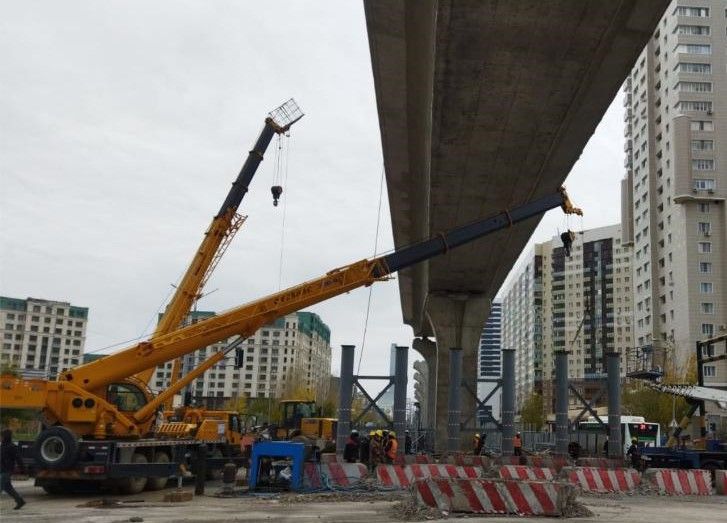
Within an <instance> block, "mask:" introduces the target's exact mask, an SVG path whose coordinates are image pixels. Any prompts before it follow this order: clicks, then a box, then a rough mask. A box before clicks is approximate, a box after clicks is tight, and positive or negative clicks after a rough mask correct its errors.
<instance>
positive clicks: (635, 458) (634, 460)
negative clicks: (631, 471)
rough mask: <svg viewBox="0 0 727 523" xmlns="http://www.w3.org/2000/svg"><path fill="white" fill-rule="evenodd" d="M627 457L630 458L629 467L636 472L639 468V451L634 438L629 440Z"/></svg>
mask: <svg viewBox="0 0 727 523" xmlns="http://www.w3.org/2000/svg"><path fill="white" fill-rule="evenodd" d="M626 455H627V456H631V466H632V467H634V468H635V469H636V470H639V469H640V468H641V449H640V448H639V443H638V440H637V439H636V438H631V446H630V447H629V450H627V451H626Z"/></svg>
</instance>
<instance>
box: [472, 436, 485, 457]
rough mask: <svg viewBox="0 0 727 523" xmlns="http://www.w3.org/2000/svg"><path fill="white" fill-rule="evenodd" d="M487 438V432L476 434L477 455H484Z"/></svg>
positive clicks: (475, 449)
mask: <svg viewBox="0 0 727 523" xmlns="http://www.w3.org/2000/svg"><path fill="white" fill-rule="evenodd" d="M486 440H487V434H475V448H474V451H475V456H482V451H483V450H484V449H485V441H486Z"/></svg>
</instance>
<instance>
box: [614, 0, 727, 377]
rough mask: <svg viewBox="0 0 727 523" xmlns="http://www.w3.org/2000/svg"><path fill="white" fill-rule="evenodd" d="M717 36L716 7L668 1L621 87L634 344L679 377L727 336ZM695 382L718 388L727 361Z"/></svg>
mask: <svg viewBox="0 0 727 523" xmlns="http://www.w3.org/2000/svg"><path fill="white" fill-rule="evenodd" d="M726 27H727V6H726V5H725V2H724V0H701V1H695V0H676V1H674V2H672V4H671V5H670V7H669V8H668V9H667V11H666V13H665V14H664V17H663V18H662V20H661V21H660V22H659V25H658V26H657V28H656V30H655V31H654V34H653V37H652V38H651V40H650V41H649V44H648V45H647V46H646V47H645V48H644V50H643V52H642V53H641V55H640V56H639V58H638V60H637V61H636V64H635V66H634V68H633V69H632V71H631V73H630V75H629V77H628V78H627V80H626V82H625V84H624V93H625V97H624V107H625V113H624V121H625V128H624V136H625V145H624V150H625V152H626V159H625V167H626V176H625V178H624V180H623V182H622V186H621V191H622V222H623V223H624V230H623V233H624V235H623V240H624V242H627V243H629V244H632V245H633V249H634V267H633V278H634V290H635V298H634V301H635V311H634V320H635V326H634V327H635V340H634V341H635V345H636V346H637V347H650V348H654V349H661V350H662V352H664V353H666V354H672V355H673V356H674V360H675V361H676V362H677V364H678V366H679V367H680V369H679V370H681V371H683V370H684V369H685V367H686V364H687V362H688V361H689V359H690V358H691V357H692V355H694V350H695V343H696V341H697V340H699V339H704V338H708V337H712V336H717V335H720V334H726V333H727V214H726V212H727V210H726V208H725V198H727V52H726V49H727V31H726ZM705 380H706V381H710V380H711V382H712V384H713V385H716V384H719V385H723V386H727V362H720V363H715V364H713V365H708V366H707V367H706V368H705Z"/></svg>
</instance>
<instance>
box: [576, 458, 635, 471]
mask: <svg viewBox="0 0 727 523" xmlns="http://www.w3.org/2000/svg"><path fill="white" fill-rule="evenodd" d="M576 466H577V467H595V468H599V469H623V468H628V467H627V466H626V464H625V463H624V460H622V459H616V458H578V459H577V460H576Z"/></svg>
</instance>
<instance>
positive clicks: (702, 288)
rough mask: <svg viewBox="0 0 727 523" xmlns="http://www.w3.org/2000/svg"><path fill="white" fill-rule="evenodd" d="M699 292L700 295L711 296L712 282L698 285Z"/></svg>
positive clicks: (712, 290)
mask: <svg viewBox="0 0 727 523" xmlns="http://www.w3.org/2000/svg"><path fill="white" fill-rule="evenodd" d="M699 292H701V293H702V294H712V293H713V292H714V285H713V284H712V282H709V281H703V282H700V283H699Z"/></svg>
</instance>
